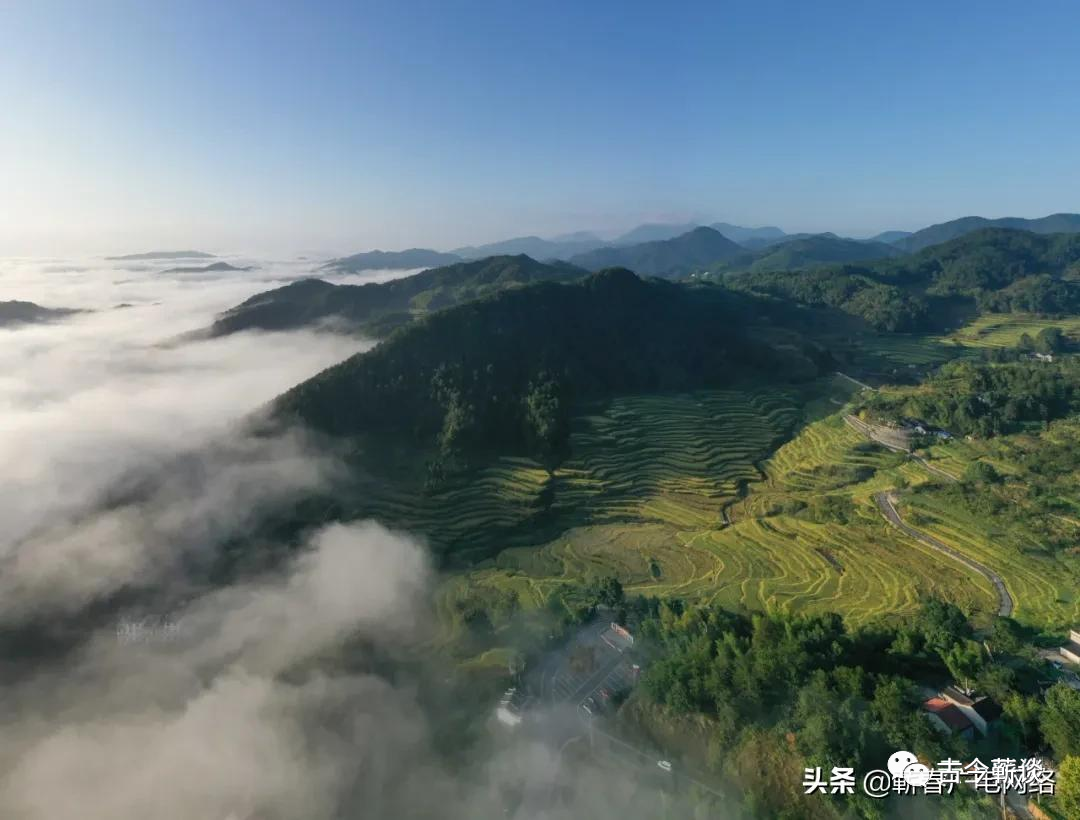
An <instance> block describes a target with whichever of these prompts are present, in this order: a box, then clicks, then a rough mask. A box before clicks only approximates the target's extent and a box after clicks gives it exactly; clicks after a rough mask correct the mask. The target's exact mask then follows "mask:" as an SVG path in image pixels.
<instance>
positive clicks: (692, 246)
mask: <svg viewBox="0 0 1080 820" xmlns="http://www.w3.org/2000/svg"><path fill="white" fill-rule="evenodd" d="M737 257H738V258H750V253H749V252H748V251H747V250H746V249H745V248H743V247H742V246H740V245H736V244H735V243H734V242H732V241H731V240H730V239H728V238H727V237H725V236H724V235H723V234H721V233H720V232H719V231H716V230H714V229H712V228H694V229H693V230H691V231H689V232H688V233H684V234H682V235H681V236H677V237H675V238H674V239H662V240H657V241H655V242H642V243H641V244H638V245H629V246H626V247H608V248H597V249H596V250H593V251H589V252H587V253H582V254H579V255H577V256H574V257H572V258H571V259H570V261H571V262H573V263H574V264H575V265H579V266H581V267H583V268H587V269H588V270H594V271H595V270H602V269H603V268H613V267H624V268H629V269H631V270H633V271H634V272H635V273H639V274H641V275H643V276H663V277H666V278H670V279H674V278H678V277H680V276H686V275H688V274H691V273H695V272H699V271H703V270H705V269H707V268H708V267H710V266H711V265H714V264H716V263H718V262H724V261H727V260H731V259H734V258H737Z"/></svg>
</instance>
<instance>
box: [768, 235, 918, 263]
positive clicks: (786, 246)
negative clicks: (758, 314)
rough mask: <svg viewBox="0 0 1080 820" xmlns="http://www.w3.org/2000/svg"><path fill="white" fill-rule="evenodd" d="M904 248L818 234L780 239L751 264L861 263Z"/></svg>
mask: <svg viewBox="0 0 1080 820" xmlns="http://www.w3.org/2000/svg"><path fill="white" fill-rule="evenodd" d="M902 255H903V251H901V250H899V249H898V248H894V247H893V246H891V245H886V244H885V243H883V242H859V241H858V240H855V239H842V238H841V237H839V236H835V235H833V234H818V235H816V236H806V237H801V238H798V239H791V240H781V241H780V242H778V243H776V244H775V245H772V246H770V247H768V248H766V249H765V250H763V251H761V252H760V253H759V254H758V256H757V257H756V258H755V259H754V261H753V262H752V263H751V265H750V270H752V271H783V270H795V269H797V268H809V267H813V266H815V265H828V264H833V263H837V262H863V261H870V260H874V259H891V258H893V257H896V256H902Z"/></svg>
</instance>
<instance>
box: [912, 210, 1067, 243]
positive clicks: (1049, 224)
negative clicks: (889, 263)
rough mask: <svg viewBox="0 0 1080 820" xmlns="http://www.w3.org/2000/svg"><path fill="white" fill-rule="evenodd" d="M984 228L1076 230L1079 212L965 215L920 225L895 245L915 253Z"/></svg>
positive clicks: (1054, 231)
mask: <svg viewBox="0 0 1080 820" xmlns="http://www.w3.org/2000/svg"><path fill="white" fill-rule="evenodd" d="M987 228H1009V229H1012V230H1016V231H1030V232H1031V233H1037V234H1042V233H1078V232H1080V214H1052V215H1051V216H1044V217H1042V218H1041V219H1022V218H1020V217H1015V216H1011V217H1004V218H1003V219H986V218H984V217H981V216H965V217H963V218H961V219H954V220H952V221H950V222H942V223H941V224H939V225H931V226H930V227H928V228H923V229H922V230H921V231H916V232H915V233H913V234H910V235H909V236H906V237H902V238H900V239H899V240H897V241H896V242H895V244H896V246H897V247H899V248H902V249H904V250H906V251H911V252H917V251H921V250H923V249H924V248H929V247H930V246H931V245H940V244H941V243H942V242H948V241H949V240H951V239H956V238H958V237H961V236H964V235H966V234H969V233H975V232H976V231H982V230H985V229H987Z"/></svg>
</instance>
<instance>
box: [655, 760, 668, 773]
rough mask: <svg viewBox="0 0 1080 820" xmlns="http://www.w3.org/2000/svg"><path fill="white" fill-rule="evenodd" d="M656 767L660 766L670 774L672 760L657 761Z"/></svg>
mask: <svg viewBox="0 0 1080 820" xmlns="http://www.w3.org/2000/svg"><path fill="white" fill-rule="evenodd" d="M656 765H657V766H659V767H660V768H661V769H663V770H664V771H665V772H670V771H671V761H670V760H657V761H656Z"/></svg>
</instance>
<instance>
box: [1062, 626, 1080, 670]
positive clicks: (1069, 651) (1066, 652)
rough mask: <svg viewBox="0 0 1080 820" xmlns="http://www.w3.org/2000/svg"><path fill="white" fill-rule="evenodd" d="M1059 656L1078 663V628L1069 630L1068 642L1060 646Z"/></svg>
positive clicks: (1079, 651) (1079, 658) (1079, 631)
mask: <svg viewBox="0 0 1080 820" xmlns="http://www.w3.org/2000/svg"><path fill="white" fill-rule="evenodd" d="M1061 656H1062V657H1063V658H1065V660H1067V661H1068V662H1069V663H1076V664H1080V629H1070V630H1069V642H1068V643H1067V644H1065V645H1064V646H1063V647H1061Z"/></svg>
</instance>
